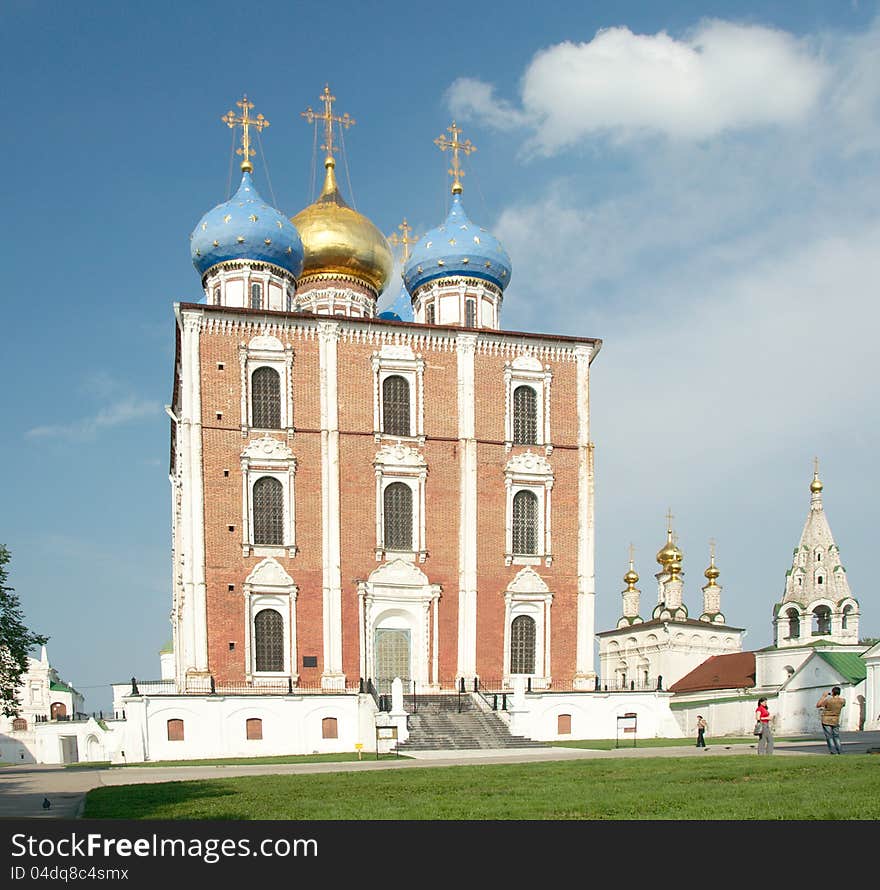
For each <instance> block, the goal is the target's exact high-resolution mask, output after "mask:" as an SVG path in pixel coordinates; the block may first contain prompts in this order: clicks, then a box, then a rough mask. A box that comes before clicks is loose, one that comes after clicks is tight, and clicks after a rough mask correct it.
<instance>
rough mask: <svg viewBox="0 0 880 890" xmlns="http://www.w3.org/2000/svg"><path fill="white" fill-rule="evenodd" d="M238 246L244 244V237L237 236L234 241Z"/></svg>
mask: <svg viewBox="0 0 880 890" xmlns="http://www.w3.org/2000/svg"><path fill="white" fill-rule="evenodd" d="M235 240H236V241H238V243H239V244H244V235H239V236H238V237H237V238H236V239H235Z"/></svg>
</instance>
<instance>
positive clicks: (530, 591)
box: [503, 567, 553, 689]
mask: <svg viewBox="0 0 880 890" xmlns="http://www.w3.org/2000/svg"><path fill="white" fill-rule="evenodd" d="M552 605H553V593H552V592H551V591H550V589H549V588H548V587H547V584H546V583H545V582H544V579H543V578H541V576H540V575H539V574H538V573H537V572H536V571H535V570H534V569H533V568H531V567H526V568H524V569H520V571H519V572H517V575H516V577H515V578H514V579H513V581H512V582H511V583H510V584H509V585H508V587H507V590H505V591H504V653H503V658H504V662H503V664H504V684H505V685H511V684H512V681H513V678H514V677H531V679H532V688H533V689H548V688H549V687H550V684H551V682H552V675H551V671H550V650H551V633H550V631H551V621H550V608H551V606H552ZM520 615H527V616H528V617H529V618H531V619H532V620H533V621H534V622H535V670H534V673H531V674H512V673H511V671H510V646H511V638H512V628H513V620H514V618H518V617H519V616H520Z"/></svg>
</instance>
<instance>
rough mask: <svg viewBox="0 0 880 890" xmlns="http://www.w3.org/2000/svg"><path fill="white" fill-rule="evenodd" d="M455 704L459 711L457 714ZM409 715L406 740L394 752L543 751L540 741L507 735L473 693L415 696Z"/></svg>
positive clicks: (499, 719) (497, 718) (503, 725)
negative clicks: (538, 749)
mask: <svg viewBox="0 0 880 890" xmlns="http://www.w3.org/2000/svg"><path fill="white" fill-rule="evenodd" d="M459 703H460V706H461V711H459ZM406 704H407V710H409V711H410V715H409V738H408V739H407V740H406V741H405V742H402V743H401V744H400V745H399V746H398V751H400V752H401V753H402V754H405V753H406V752H407V751H440V750H464V749H470V750H473V749H475V748H483V749H498V748H545V747H546V745H545V744H544V742H537V741H535V740H534V739H527V738H525V736H515V735H511V733H510V729H509V728H508V726H507V724H506V723H505V722H504V720H502V719H501V717H499V716H498V714H497V713H495V712H494V711H491V710H489V709H488V708H487V707H484V706H482V704H481V703H480V702H477V701H476V700H475V696H474V695H473V693H465V694H463V695H461V697H459V696H458V695H457V694H455V693H452V694H447V695H424V696H419V697H418V700H417V706H416V708H415V710H414V711H412V710H410V707H409V706H410V702H409V701H407V703H406Z"/></svg>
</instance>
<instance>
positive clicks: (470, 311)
mask: <svg viewBox="0 0 880 890" xmlns="http://www.w3.org/2000/svg"><path fill="white" fill-rule="evenodd" d="M464 326H465V327H466V328H475V327H476V326H477V301H476V300H465V301H464Z"/></svg>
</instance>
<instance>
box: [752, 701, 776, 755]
mask: <svg viewBox="0 0 880 890" xmlns="http://www.w3.org/2000/svg"><path fill="white" fill-rule="evenodd" d="M755 720H756V721H758V722H760V724H761V735H760V737H759V738H758V753H759V754H772V753H773V730H772V729H771V728H770V709H769V708H768V707H767V699H766V698H759V699H758V707H757V708H755Z"/></svg>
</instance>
